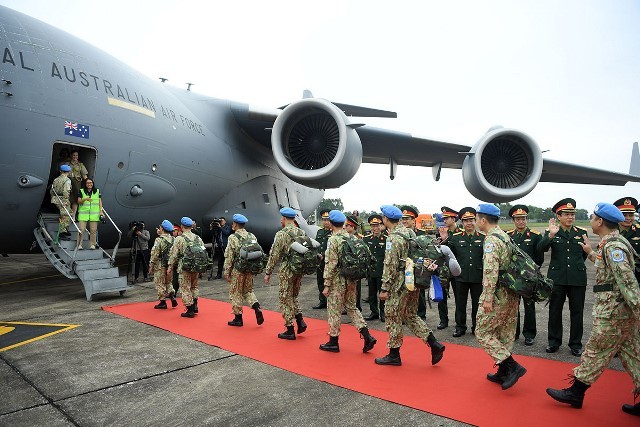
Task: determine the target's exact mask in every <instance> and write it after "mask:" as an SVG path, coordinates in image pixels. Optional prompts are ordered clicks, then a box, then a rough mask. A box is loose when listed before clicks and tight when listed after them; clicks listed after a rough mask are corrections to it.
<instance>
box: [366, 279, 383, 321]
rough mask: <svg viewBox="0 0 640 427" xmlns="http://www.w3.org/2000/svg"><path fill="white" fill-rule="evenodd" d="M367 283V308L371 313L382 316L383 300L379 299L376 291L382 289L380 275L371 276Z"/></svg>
mask: <svg viewBox="0 0 640 427" xmlns="http://www.w3.org/2000/svg"><path fill="white" fill-rule="evenodd" d="M367 282H368V283H369V309H370V310H371V314H373V315H375V316H379V317H380V316H382V317H384V301H379V299H378V293H379V292H380V290H381V289H382V277H371V278H369V279H367Z"/></svg>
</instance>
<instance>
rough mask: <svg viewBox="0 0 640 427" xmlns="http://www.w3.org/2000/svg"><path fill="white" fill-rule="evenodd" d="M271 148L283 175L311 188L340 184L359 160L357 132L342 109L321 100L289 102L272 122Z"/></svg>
mask: <svg viewBox="0 0 640 427" xmlns="http://www.w3.org/2000/svg"><path fill="white" fill-rule="evenodd" d="M271 149H272V151H273V156H274V158H275V160H276V163H278V166H279V167H280V169H281V170H282V172H283V173H284V174H285V175H287V176H288V177H289V178H291V179H292V180H294V181H295V182H297V183H300V184H303V185H306V186H308V187H313V188H320V189H324V188H336V187H340V186H341V185H343V184H345V183H346V182H348V181H349V180H350V179H351V178H353V176H354V175H355V174H356V172H357V171H358V169H359V168H360V163H362V144H361V143H360V137H359V136H358V133H357V132H356V131H355V130H354V128H353V127H351V124H350V122H349V119H347V116H345V114H344V113H343V112H342V110H340V109H339V108H338V107H336V106H335V105H333V104H332V103H331V102H329V101H326V100H324V99H317V98H308V99H301V100H299V101H296V102H294V103H292V104H290V105H288V106H287V107H286V108H285V109H284V111H283V112H282V113H280V115H279V116H278V118H277V119H276V121H275V123H274V125H273V130H272V134H271Z"/></svg>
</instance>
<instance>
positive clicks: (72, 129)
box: [64, 120, 89, 139]
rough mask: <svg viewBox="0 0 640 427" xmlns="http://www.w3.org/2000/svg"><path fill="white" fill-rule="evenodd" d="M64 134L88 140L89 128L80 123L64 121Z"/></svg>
mask: <svg viewBox="0 0 640 427" xmlns="http://www.w3.org/2000/svg"><path fill="white" fill-rule="evenodd" d="M64 134H65V135H71V136H77V137H78V138H84V139H89V126H88V125H82V124H80V123H74V122H70V121H67V120H65V121H64Z"/></svg>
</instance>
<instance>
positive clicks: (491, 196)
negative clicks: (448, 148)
mask: <svg viewBox="0 0 640 427" xmlns="http://www.w3.org/2000/svg"><path fill="white" fill-rule="evenodd" d="M542 163H543V160H542V153H541V152H540V148H539V147H538V144H537V143H536V142H535V141H534V140H533V139H532V138H531V137H530V136H529V135H527V134H524V133H522V132H519V131H516V130H513V129H505V128H496V129H492V130H490V131H489V132H487V133H486V134H485V135H484V136H483V137H482V138H481V139H480V141H478V142H477V143H476V144H475V145H474V146H473V148H472V149H471V151H470V153H469V155H467V157H466V158H465V160H464V162H463V164H462V179H463V180H464V184H465V186H466V187H467V190H469V192H470V193H471V194H472V195H474V196H475V197H476V198H478V199H480V200H483V201H486V202H510V201H512V200H516V199H519V198H521V197H523V196H525V195H527V194H529V193H530V192H531V191H532V190H533V189H534V188H535V186H536V185H537V184H538V181H540V176H541V175H542Z"/></svg>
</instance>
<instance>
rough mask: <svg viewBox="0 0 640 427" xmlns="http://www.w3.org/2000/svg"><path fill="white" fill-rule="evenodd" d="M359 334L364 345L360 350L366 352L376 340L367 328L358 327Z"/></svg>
mask: <svg viewBox="0 0 640 427" xmlns="http://www.w3.org/2000/svg"><path fill="white" fill-rule="evenodd" d="M360 335H362V338H364V347H362V352H363V353H366V352H368V351H369V350H371V349H372V348H373V346H374V345H376V343H377V342H378V340H377V339H375V338H374V337H373V336H372V335H371V334H370V333H369V328H366V327H365V328H362V329H360Z"/></svg>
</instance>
